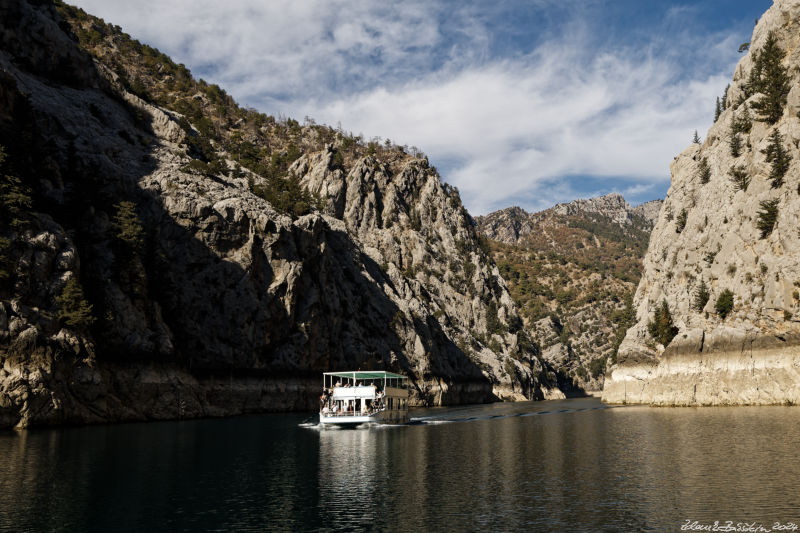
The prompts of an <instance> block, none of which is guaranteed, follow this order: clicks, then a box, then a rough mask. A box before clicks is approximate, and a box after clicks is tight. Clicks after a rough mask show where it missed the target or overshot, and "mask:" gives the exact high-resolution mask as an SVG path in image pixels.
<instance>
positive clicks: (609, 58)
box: [78, 0, 737, 214]
mask: <svg viewBox="0 0 800 533" xmlns="http://www.w3.org/2000/svg"><path fill="white" fill-rule="evenodd" d="M78 4H79V5H81V7H84V9H86V10H87V11H89V12H90V13H93V14H96V15H99V16H102V17H104V18H106V19H107V20H109V21H111V22H114V23H116V24H120V25H122V26H123V29H124V30H126V31H128V32H129V33H131V34H132V35H134V36H135V37H137V38H139V39H140V40H143V41H145V42H148V43H151V44H153V45H155V46H157V47H159V48H161V49H162V50H163V51H165V52H167V53H169V54H171V55H172V56H173V57H174V58H175V59H176V60H177V61H181V62H184V63H186V65H187V66H188V67H189V68H191V69H192V70H193V71H195V72H199V73H200V74H202V75H203V76H204V77H206V78H207V79H208V80H209V81H213V82H217V83H219V84H220V85H222V86H223V87H224V88H225V89H226V90H227V91H228V92H229V93H230V94H232V95H233V96H234V97H235V98H236V99H237V100H238V101H240V102H241V103H243V104H245V105H250V106H254V107H257V108H258V109H260V110H262V111H265V112H267V113H273V114H278V113H283V114H286V115H288V116H293V117H295V118H302V117H304V116H306V115H310V116H312V117H314V118H315V119H316V120H317V122H321V123H328V124H333V125H336V124H337V123H341V124H342V126H343V127H344V129H346V130H349V131H353V132H355V133H363V134H364V135H365V136H366V137H367V138H369V137H372V136H381V137H384V138H387V137H388V138H391V139H392V140H393V141H395V142H398V143H401V144H408V145H414V146H417V147H419V148H420V149H422V150H423V151H425V152H426V153H428V155H429V156H430V157H431V160H432V163H433V164H437V165H438V166H439V167H440V170H444V171H446V172H445V174H444V179H445V180H446V181H448V182H449V183H451V184H453V185H455V186H457V187H459V189H460V190H461V193H462V197H463V199H464V203H465V205H467V207H468V208H469V209H470V210H471V211H472V212H473V214H482V213H485V212H486V211H488V210H490V209H495V208H500V207H505V206H507V205H512V204H521V205H523V206H524V207H527V208H543V207H547V206H549V205H551V204H552V203H555V202H557V201H564V200H569V199H571V198H572V197H575V196H580V195H586V194H591V193H593V192H609V191H603V190H602V187H598V186H597V185H596V184H597V183H604V184H605V183H606V182H607V181H608V180H609V179H612V178H613V179H615V180H616V182H617V185H614V186H612V188H617V189H622V190H623V191H627V192H629V193H631V194H636V193H641V192H642V191H648V190H654V189H658V187H657V186H656V185H658V184H661V185H660V186H662V187H663V184H664V183H665V182H666V180H667V179H668V173H669V162H670V161H671V160H672V158H673V157H674V156H675V155H676V154H677V153H678V152H680V151H681V150H682V149H683V148H685V147H686V146H687V145H688V143H689V142H690V140H691V136H692V133H693V131H694V130H695V129H697V130H698V131H699V132H700V134H701V135H703V134H704V132H705V131H706V129H707V127H708V126H709V125H710V122H711V118H712V113H713V103H714V99H715V97H716V96H717V95H718V94H720V92H721V90H722V88H723V87H724V86H725V84H726V83H727V81H728V79H729V77H730V73H731V72H732V67H733V61H735V60H736V59H737V58H736V57H735V56H734V57H732V56H731V50H733V53H734V54H735V49H736V44H735V43H736V41H737V38H736V37H734V36H732V35H722V34H711V35H708V34H707V35H704V36H699V37H698V36H694V35H692V34H691V31H690V29H689V28H688V27H687V28H686V30H685V31H678V32H677V33H675V32H672V33H670V34H669V35H658V34H656V35H654V36H653V37H652V39H650V40H649V41H648V42H646V43H644V44H642V43H640V48H637V49H634V48H632V46H634V45H633V44H631V45H629V46H620V45H619V44H618V43H611V44H609V43H607V42H603V41H602V40H599V39H598V36H597V30H596V29H595V30H593V29H592V24H591V21H588V20H584V19H583V18H581V16H580V14H581V13H582V12H583V10H584V9H585V8H586V6H588V5H589V4H587V3H586V2H579V1H576V2H572V1H570V2H554V1H553V0H538V1H537V2H535V4H536V5H539V6H546V7H547V6H549V7H547V9H563V10H567V12H569V13H571V14H572V15H573V16H572V18H568V22H566V23H564V24H563V26H562V27H561V28H560V30H561V31H560V32H553V31H551V30H548V29H547V28H545V29H544V30H543V33H542V35H547V37H542V38H540V39H538V40H535V39H534V40H531V41H530V42H535V46H532V47H530V48H528V49H518V50H514V51H512V52H511V53H509V54H507V55H505V56H503V57H498V56H497V55H493V54H492V53H491V50H490V49H491V47H492V44H493V43H494V42H495V41H496V40H497V39H498V38H499V37H498V36H497V35H494V34H492V30H491V29H490V28H489V27H488V26H487V23H486V22H485V20H486V17H487V13H486V10H487V7H486V5H484V4H481V3H475V4H474V5H471V4H467V3H464V4H463V5H462V4H453V3H438V2H424V1H422V0H419V1H415V2H404V3H402V4H395V3H387V2H344V1H342V0H334V1H326V0H314V1H311V0H309V1H303V2H297V1H293V0H272V1H270V2H252V1H251V2H248V1H245V0H229V1H227V2H225V3H224V7H223V4H221V3H219V2H216V1H213V0H192V1H188V0H181V1H173V2H161V1H157V0H140V1H138V2H119V3H118V2H112V1H109V0H81V1H79V2H78ZM596 4H597V2H593V3H592V4H591V5H596ZM507 8H508V6H507V5H506V4H501V5H500V7H499V8H498V9H507ZM689 14H690V10H685V9H681V10H671V11H670V12H669V13H668V17H667V18H668V19H670V24H672V25H678V26H680V25H685V24H684V23H683V22H682V21H681V17H687V16H689ZM515 30H516V31H517V32H523V33H524V32H525V31H531V32H533V31H536V28H531V29H530V30H528V29H527V28H515ZM544 32H546V33H544ZM570 176H588V177H585V178H583V179H582V180H577V179H574V178H573V179H572V180H571V181H570ZM591 177H594V178H595V179H596V180H597V181H592V178H591ZM604 180H605V181H604Z"/></svg>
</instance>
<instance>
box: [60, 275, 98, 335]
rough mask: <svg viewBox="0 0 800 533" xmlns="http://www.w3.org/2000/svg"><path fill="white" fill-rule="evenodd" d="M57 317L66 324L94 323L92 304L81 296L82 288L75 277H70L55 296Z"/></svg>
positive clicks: (84, 324) (85, 325)
mask: <svg viewBox="0 0 800 533" xmlns="http://www.w3.org/2000/svg"><path fill="white" fill-rule="evenodd" d="M56 303H57V304H58V318H59V319H60V320H62V321H63V322H64V323H65V324H66V325H67V326H70V327H74V328H83V327H88V326H91V325H92V324H93V323H94V317H93V316H92V305H91V304H90V303H89V302H87V301H86V300H85V299H84V298H83V289H81V285H80V283H78V279H77V278H76V277H74V276H73V277H71V278H70V279H69V281H67V283H66V285H64V289H63V290H62V291H61V294H60V295H59V296H58V297H57V298H56Z"/></svg>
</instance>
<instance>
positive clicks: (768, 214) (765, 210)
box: [756, 198, 780, 239]
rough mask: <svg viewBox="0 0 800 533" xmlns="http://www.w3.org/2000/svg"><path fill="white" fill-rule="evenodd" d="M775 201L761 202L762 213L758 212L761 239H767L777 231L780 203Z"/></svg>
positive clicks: (757, 224)
mask: <svg viewBox="0 0 800 533" xmlns="http://www.w3.org/2000/svg"><path fill="white" fill-rule="evenodd" d="M779 201H780V200H779V199H777V198H776V199H775V200H764V201H763V202H761V211H759V212H758V221H757V222H756V227H757V228H758V229H759V230H760V231H761V238H762V239H765V238H767V236H768V235H769V234H770V233H772V230H773V229H775V223H776V222H777V220H778V202H779Z"/></svg>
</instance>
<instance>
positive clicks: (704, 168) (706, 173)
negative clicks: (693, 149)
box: [699, 157, 711, 185]
mask: <svg viewBox="0 0 800 533" xmlns="http://www.w3.org/2000/svg"><path fill="white" fill-rule="evenodd" d="M699 177H700V183H702V184H703V185H705V184H706V183H708V182H709V181H711V167H710V166H708V158H707V157H704V158H703V159H701V160H700V167H699Z"/></svg>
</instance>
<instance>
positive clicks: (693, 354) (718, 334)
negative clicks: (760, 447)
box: [603, 0, 800, 405]
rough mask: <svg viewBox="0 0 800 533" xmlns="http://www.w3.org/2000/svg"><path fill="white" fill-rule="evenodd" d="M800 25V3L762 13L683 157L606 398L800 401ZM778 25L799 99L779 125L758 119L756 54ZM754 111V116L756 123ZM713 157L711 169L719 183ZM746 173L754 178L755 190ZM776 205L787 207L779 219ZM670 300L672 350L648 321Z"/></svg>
mask: <svg viewBox="0 0 800 533" xmlns="http://www.w3.org/2000/svg"><path fill="white" fill-rule="evenodd" d="M798 28H800V3H798V2H796V1H783V0H779V1H776V2H775V3H774V5H773V6H772V7H771V8H770V9H769V10H768V11H767V12H766V13H765V14H764V16H763V17H762V18H761V19H760V20H759V22H758V24H757V26H756V28H755V31H754V32H753V37H752V40H751V45H750V50H749V52H748V54H747V55H746V56H745V57H743V58H742V60H741V61H740V62H739V64H738V66H737V67H736V71H735V73H734V77H733V80H732V83H731V86H730V89H729V90H728V92H727V96H726V98H725V101H726V104H727V107H726V109H725V110H724V111H723V112H722V113H721V116H720V117H719V119H718V120H717V121H716V123H715V124H714V125H713V126H712V127H711V129H710V130H709V131H708V134H707V136H706V138H705V139H704V140H703V142H702V144H693V145H691V146H690V147H688V148H687V149H686V150H684V151H683V153H681V154H680V155H678V157H676V158H675V160H674V161H673V163H672V166H671V171H672V185H671V187H670V190H669V193H668V195H667V198H666V201H665V202H664V206H663V208H662V209H661V213H660V215H659V218H658V222H657V223H656V226H655V228H654V230H653V233H652V236H651V239H650V245H649V249H648V252H647V255H646V257H645V260H644V274H643V277H642V280H641V282H640V284H639V286H638V289H637V291H636V297H635V300H634V304H635V308H636V317H637V323H636V325H635V326H634V327H632V328H631V329H630V330H628V332H627V335H626V337H625V340H624V341H623V343H622V346H621V348H620V352H619V359H618V363H617V365H616V366H614V367H612V368H611V369H610V372H609V375H608V376H607V378H606V382H605V388H604V393H603V398H604V399H605V400H606V401H610V402H617V403H652V404H659V405H719V404H774V403H795V402H797V401H798V400H800V348H799V347H798V344H800V342H799V340H800V293H798V290H799V289H800V233H798V228H799V227H800V224H798V222H800V221H799V220H798V217H800V189H798V184H799V183H800V150H799V149H798V146H799V145H800V119H798V111H800V84H799V83H798V71H797V69H796V65H797V64H798V60H800V46H799V45H800V39H798V35H800V33H798ZM770 34H772V35H773V36H774V37H775V38H776V40H777V44H778V46H779V47H780V48H781V49H782V51H783V54H781V55H782V59H780V63H781V64H782V65H783V66H784V67H786V69H787V73H788V76H789V78H790V81H789V88H790V90H789V92H788V96H787V101H786V103H785V105H783V111H782V114H780V116H779V117H776V119H777V120H775V122H774V124H771V123H769V121H766V120H757V117H758V116H759V113H758V111H757V110H756V108H755V107H754V104H756V103H757V102H760V101H762V99H764V98H765V95H764V94H762V93H760V92H757V91H756V92H753V91H748V81H749V80H750V79H752V77H751V74H752V72H753V69H754V65H755V64H756V57H757V55H758V54H760V53H762V51H763V50H764V48H765V45H766V43H767V41H768V38H769V35H770ZM765 72H766V71H765ZM765 76H766V74H765ZM751 93H752V94H751ZM748 114H749V115H750V117H751V118H752V121H751V123H752V124H751V125H747V124H745V123H746V122H747V115H748ZM737 123H740V125H739V126H737ZM734 128H736V129H737V130H738V131H739V133H738V138H739V142H740V144H741V147H740V153H739V154H738V155H736V154H735V153H734V152H735V150H734V149H733V148H732V146H731V144H732V129H734ZM748 130H749V131H748ZM775 131H777V132H779V133H780V136H781V137H782V141H783V142H782V146H783V148H784V150H785V151H786V152H787V154H788V156H789V157H790V158H791V161H790V164H789V166H788V170H787V171H786V173H785V175H784V176H783V183H782V184H776V183H775V182H774V180H773V179H771V177H770V176H771V174H772V173H773V169H774V168H775V164H774V159H773V158H771V156H770V155H769V154H770V152H771V149H770V148H769V147H770V145H772V144H774V141H773V140H774V137H773V135H774V132H775ZM704 161H705V162H707V165H708V168H709V169H710V173H709V174H708V182H707V183H703V168H702V167H703V165H704ZM737 176H738V183H737V182H736V178H737ZM743 180H744V181H745V182H746V181H748V180H749V184H747V185H746V189H745V187H744V186H743V183H742V181H743ZM767 202H770V204H767ZM766 205H771V206H773V207H774V208H776V209H773V214H774V215H775V216H774V217H772V219H773V220H772V222H774V224H770V222H771V220H770V217H769V214H768V212H767V210H766V209H765V206H766ZM762 213H763V214H762ZM765 224H766V225H765ZM702 283H704V284H705V285H706V286H707V287H708V291H709V298H708V300H707V302H705V303H704V302H703V301H702V300H698V297H697V295H698V292H699V288H700V285H701V284H702ZM726 290H728V291H731V293H732V294H733V306H732V309H730V311H729V312H728V314H727V316H724V317H723V315H725V312H726V311H727V309H725V306H724V305H723V306H722V309H723V310H722V311H720V308H719V306H718V305H717V301H718V299H719V297H720V295H721V294H723V292H724V291H726ZM664 300H666V302H667V303H668V306H669V309H670V311H671V314H672V319H673V323H674V327H676V328H677V335H676V336H675V337H674V339H672V341H671V342H670V343H669V344H668V345H667V346H666V348H665V347H664V346H663V345H662V344H660V343H659V342H658V341H657V340H656V339H654V338H653V336H652V335H650V334H649V333H648V327H647V325H648V322H650V321H652V320H653V319H654V312H655V310H656V306H657V305H660V303H661V302H662V301H664Z"/></svg>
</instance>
